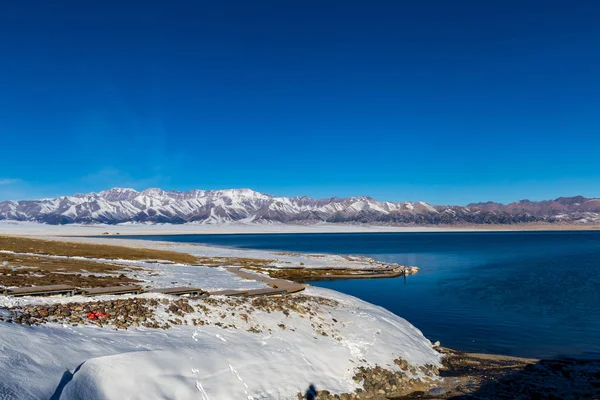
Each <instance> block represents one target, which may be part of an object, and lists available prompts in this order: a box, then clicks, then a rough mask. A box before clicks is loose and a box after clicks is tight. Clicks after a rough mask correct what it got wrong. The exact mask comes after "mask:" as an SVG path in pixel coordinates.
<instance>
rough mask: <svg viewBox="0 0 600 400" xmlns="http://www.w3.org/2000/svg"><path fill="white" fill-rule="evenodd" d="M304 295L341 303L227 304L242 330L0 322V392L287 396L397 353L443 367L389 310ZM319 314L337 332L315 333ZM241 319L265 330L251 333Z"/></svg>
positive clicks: (20, 395)
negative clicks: (249, 308)
mask: <svg viewBox="0 0 600 400" xmlns="http://www.w3.org/2000/svg"><path fill="white" fill-rule="evenodd" d="M305 294H307V295H310V296H316V297H325V298H327V299H330V300H334V301H336V302H338V303H339V304H338V305H336V306H335V307H330V306H327V305H320V306H319V307H320V308H319V312H318V313H317V315H316V316H314V317H311V318H308V317H307V316H306V315H302V314H298V313H291V314H289V315H288V316H286V315H284V313H282V312H265V311H255V312H253V313H252V314H251V316H250V317H249V318H250V319H251V320H250V321H245V320H244V321H245V322H241V321H240V317H239V316H237V315H236V316H232V315H231V314H232V311H233V313H235V310H231V309H224V310H223V311H224V313H223V315H222V316H220V317H217V319H219V318H221V319H222V321H223V322H224V323H228V322H232V321H235V322H236V324H238V325H241V326H240V327H239V329H231V328H229V329H223V328H219V327H216V326H186V325H182V326H176V327H173V328H171V329H168V330H156V329H146V328H134V329H130V330H128V331H115V330H110V329H109V328H98V327H93V326H82V325H79V326H71V325H59V324H46V325H42V326H31V327H28V326H23V325H17V324H8V323H2V322H0V376H1V377H2V380H1V381H0V399H3V400H4V399H42V398H45V399H49V398H51V399H90V400H93V399H163V398H173V399H207V400H208V399H211V400H215V399H217V400H218V399H293V398H295V395H296V393H298V392H299V391H302V390H303V389H305V388H306V386H307V385H308V384H309V383H314V384H316V385H317V387H318V388H323V389H324V388H327V389H328V390H330V391H332V392H338V393H340V392H350V391H353V390H354V389H356V388H357V387H359V383H357V382H355V381H354V380H353V379H352V378H353V376H354V372H355V369H356V368H357V367H358V366H361V365H363V366H366V365H370V366H374V365H376V364H377V365H380V366H383V367H385V368H389V369H392V370H398V368H399V367H398V366H397V365H395V364H394V363H393V360H394V359H397V358H398V357H402V358H403V359H405V360H406V361H408V362H409V363H410V364H411V365H414V366H421V365H425V364H432V365H439V361H440V355H439V354H438V353H437V352H436V351H435V350H434V349H433V347H432V345H431V343H430V342H429V340H427V339H426V338H425V337H423V335H422V334H421V332H420V331H419V330H417V329H416V328H415V327H413V326H412V325H411V324H410V323H408V322H407V321H405V320H404V319H402V318H400V317H398V316H396V315H394V314H392V313H391V312H389V311H387V310H385V309H383V308H381V307H377V306H373V305H371V304H368V303H366V302H363V301H361V300H359V299H356V298H353V297H350V296H346V295H342V294H339V293H337V292H333V291H330V290H326V289H318V288H309V289H308V291H307V292H306V293H305ZM143 296H150V295H143ZM152 296H157V295H152ZM0 299H1V298H0ZM63 300H64V298H63ZM72 300H73V299H72ZM96 300H98V299H96ZM19 301H20V302H28V301H30V300H28V299H21V300H19ZM31 301H39V300H31ZM88 301H92V300H91V299H88ZM0 304H2V303H0ZM190 304H192V301H190ZM198 314H199V315H202V314H203V313H202V312H198ZM225 314H226V315H225ZM193 316H194V315H190V316H187V318H191V317H193ZM315 318H316V319H315ZM315 321H322V322H321V323H322V324H324V325H327V326H329V327H331V331H330V333H331V332H335V334H330V335H327V336H325V335H320V334H317V333H315V329H314V326H313V324H314V323H315ZM334 321H337V323H334ZM244 323H245V324H254V323H256V324H258V325H259V326H260V327H261V328H262V332H260V333H256V332H248V331H247V330H246V329H245V325H244ZM281 324H285V328H282V327H281ZM419 374H420V372H417V374H416V376H418V375H419Z"/></svg>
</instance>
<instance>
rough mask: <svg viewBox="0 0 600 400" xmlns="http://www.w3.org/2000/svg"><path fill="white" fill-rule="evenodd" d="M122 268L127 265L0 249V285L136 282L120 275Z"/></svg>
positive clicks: (114, 284)
mask: <svg viewBox="0 0 600 400" xmlns="http://www.w3.org/2000/svg"><path fill="white" fill-rule="evenodd" d="M124 268H127V269H130V268H129V267H123V266H121V265H115V264H108V263H101V262H95V261H90V260H73V259H68V258H64V259H63V258H52V257H47V256H31V255H22V254H6V253H0V285H1V286H19V287H24V286H43V285H59V284H60V285H73V286H78V287H106V286H120V285H126V284H132V283H135V282H138V281H136V280H135V279H131V278H128V277H127V276H125V275H123V274H122V272H123V269H124ZM82 273H86V275H82ZM94 274H101V276H97V275H94Z"/></svg>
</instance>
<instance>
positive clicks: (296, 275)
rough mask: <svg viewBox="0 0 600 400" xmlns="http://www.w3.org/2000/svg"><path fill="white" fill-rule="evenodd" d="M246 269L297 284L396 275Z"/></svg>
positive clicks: (358, 271) (287, 269)
mask: <svg viewBox="0 0 600 400" xmlns="http://www.w3.org/2000/svg"><path fill="white" fill-rule="evenodd" d="M245 268H246V269H250V270H254V271H257V272H263V273H266V274H268V275H269V276H270V277H271V278H277V279H287V280H290V281H295V282H306V281H318V280H329V279H350V278H377V277H387V274H395V273H393V272H392V271H380V272H376V271H374V270H357V269H325V268H318V269H316V268H280V269H275V268H270V269H269V268H260V267H250V266H248V267H245Z"/></svg>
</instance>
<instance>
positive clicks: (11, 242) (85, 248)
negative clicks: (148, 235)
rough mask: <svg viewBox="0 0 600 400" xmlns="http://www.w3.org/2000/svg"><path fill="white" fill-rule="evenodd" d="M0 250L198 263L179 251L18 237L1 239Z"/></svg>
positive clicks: (3, 237) (189, 255)
mask: <svg viewBox="0 0 600 400" xmlns="http://www.w3.org/2000/svg"><path fill="white" fill-rule="evenodd" d="M0 250H9V251H14V252H17V253H33V254H40V255H44V254H45V255H54V256H77V257H86V258H104V259H109V260H110V259H112V260H114V259H124V260H149V259H152V260H165V261H172V262H176V263H183V264H194V263H197V262H198V259H197V258H196V257H194V256H192V255H191V254H186V253H179V252H176V251H166V250H154V249H143V248H133V247H123V246H112V245H104V244H90V243H74V242H62V241H54V240H41V239H33V238H24V237H17V236H0Z"/></svg>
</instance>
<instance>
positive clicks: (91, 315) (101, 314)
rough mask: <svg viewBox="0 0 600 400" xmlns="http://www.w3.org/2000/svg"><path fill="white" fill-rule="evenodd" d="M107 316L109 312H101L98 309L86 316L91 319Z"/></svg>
mask: <svg viewBox="0 0 600 400" xmlns="http://www.w3.org/2000/svg"><path fill="white" fill-rule="evenodd" d="M108 316H109V314H105V313H101V312H98V311H92V312H90V313H89V314H88V315H87V317H88V318H89V319H91V320H96V319H98V318H106V317H108Z"/></svg>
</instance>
